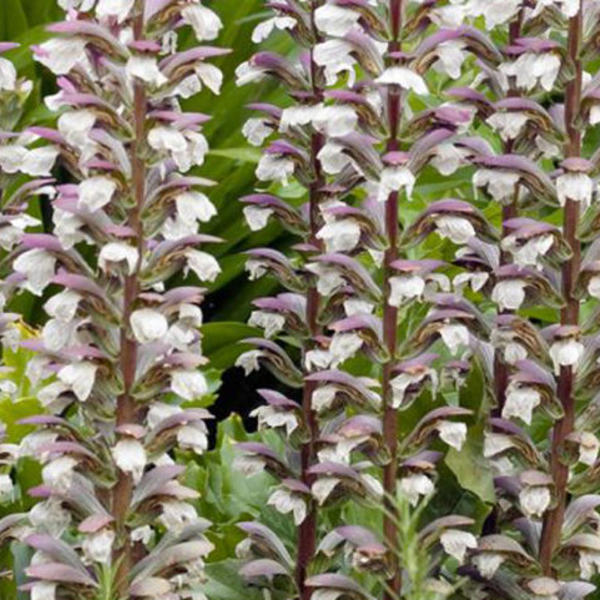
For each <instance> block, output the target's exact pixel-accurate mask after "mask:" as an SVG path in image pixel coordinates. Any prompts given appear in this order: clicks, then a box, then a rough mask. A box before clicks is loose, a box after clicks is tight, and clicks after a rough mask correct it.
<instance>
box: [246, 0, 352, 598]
mask: <svg viewBox="0 0 600 600" xmlns="http://www.w3.org/2000/svg"><path fill="white" fill-rule="evenodd" d="M320 4H321V2H320V1H311V2H306V3H292V2H285V3H270V7H271V8H272V10H273V16H271V17H269V18H267V19H266V20H265V21H264V22H262V23H260V24H259V25H258V26H257V27H256V28H255V30H254V34H253V36H252V39H253V41H255V42H260V41H262V40H263V39H264V38H265V37H267V36H268V35H270V34H271V32H273V31H274V30H282V31H285V32H287V33H289V35H291V36H292V38H293V39H294V40H295V42H296V44H297V45H298V46H299V47H300V49H301V55H300V59H299V61H298V62H290V61H288V60H286V59H284V58H283V57H281V56H279V55H276V54H273V53H269V52H258V53H257V54H255V55H254V56H252V57H251V58H250V60H249V61H248V62H246V63H243V64H241V65H240V66H239V67H238V69H237V71H236V75H237V78H238V84H239V85H243V84H246V83H249V82H252V81H255V80H259V79H262V78H263V77H265V76H270V77H274V78H275V79H276V80H278V81H279V82H280V83H281V84H282V85H283V86H285V89H286V90H287V92H288V94H289V97H290V98H291V100H292V104H291V105H289V106H287V107H285V108H283V109H281V108H278V107H275V106H272V105H265V104H261V103H256V104H253V105H250V108H252V109H254V110H255V111H257V113H258V116H257V117H252V118H251V119H249V120H248V121H247V123H246V125H245V126H244V129H243V132H244V135H245V136H246V137H247V139H248V141H249V142H250V143H251V144H253V145H256V146H261V145H262V144H263V143H264V142H265V140H267V139H269V138H272V137H273V136H277V138H276V139H274V140H273V141H271V142H270V144H269V145H268V146H267V147H266V149H265V150H264V152H263V155H262V157H261V159H260V162H259V164H258V168H257V170H256V175H257V178H258V179H259V180H260V181H261V182H264V185H268V184H269V182H281V183H282V184H283V185H286V184H287V182H288V180H289V179H290V178H291V177H294V178H295V179H296V180H297V181H299V182H300V183H301V184H302V185H303V186H304V187H305V189H306V193H307V196H308V198H307V203H306V205H305V206H304V207H302V208H301V209H297V208H296V207H294V206H293V205H289V204H286V203H285V202H284V201H283V200H281V199H280V198H278V197H277V196H275V195H272V194H266V193H262V192H261V193H258V194H254V195H251V196H248V197H245V198H242V202H243V203H244V204H245V207H244V209H243V210H244V215H245V217H246V220H247V222H248V225H249V227H250V228H251V229H252V230H253V231H256V230H259V229H262V228H263V227H265V226H266V225H267V222H268V221H269V219H271V217H274V218H275V219H276V220H277V221H278V222H279V223H281V224H282V225H283V226H284V227H285V228H286V229H288V230H290V231H291V232H292V233H293V234H295V235H298V236H300V240H301V243H300V244H298V245H297V246H296V247H295V248H296V251H297V253H298V255H299V257H298V259H297V260H294V261H293V262H292V261H290V260H288V259H287V258H286V257H285V256H284V255H281V254H279V253H278V252H275V251H272V250H268V249H257V250H254V251H252V252H250V253H249V255H250V257H249V260H248V263H247V268H248V270H249V272H250V276H251V278H252V279H254V278H256V277H259V276H261V275H263V274H265V273H269V274H270V275H275V277H277V278H278V279H279V281H280V282H281V284H282V285H283V287H285V288H287V290H288V292H287V293H282V294H279V295H278V296H277V297H275V298H260V299H258V300H256V301H255V302H254V304H255V307H256V310H254V311H253V312H252V315H251V317H250V321H249V322H250V324H252V325H256V326H259V327H261V328H263V329H264V332H265V336H266V337H268V338H271V337H274V338H277V337H279V335H280V334H284V333H285V334H286V335H289V336H292V337H293V338H295V339H296V340H297V343H298V345H299V346H300V347H301V350H302V352H301V361H302V362H301V365H298V366H296V365H294V364H293V362H292V361H291V359H290V358H289V357H288V355H287V354H286V351H285V350H284V349H282V348H281V347H280V346H279V345H278V344H275V343H274V342H266V341H261V340H248V342H249V343H251V344H253V345H254V346H255V349H253V350H250V351H248V352H245V353H244V354H242V355H241V356H240V358H239V359H238V364H239V365H240V366H243V367H244V368H245V370H246V372H250V371H251V370H253V369H254V368H258V367H259V366H265V367H266V368H268V369H269V370H271V371H272V372H273V373H274V374H275V376H276V377H278V378H279V379H280V380H281V381H283V382H284V383H286V384H288V385H291V386H293V387H298V388H301V389H302V392H301V394H302V400H301V405H297V404H295V403H294V402H293V401H292V400H291V399H289V398H287V397H285V396H283V395H281V394H279V393H277V392H274V391H269V390H263V391H261V395H262V396H263V398H264V399H265V401H266V402H267V404H266V405H265V406H262V407H260V408H259V409H257V410H256V411H255V415H256V416H257V417H258V422H259V427H261V428H262V427H271V428H275V429H276V430H278V431H279V432H280V433H281V434H282V436H283V437H284V438H285V439H286V443H287V445H288V447H289V450H290V457H289V465H285V466H283V465H282V464H280V463H279V462H278V463H277V465H278V466H277V467H276V468H275V469H274V470H273V471H271V472H273V473H276V474H277V475H278V477H279V478H280V479H281V484H280V485H279V486H278V487H277V488H275V490H274V491H273V493H272V494H271V496H270V498H269V502H268V503H269V504H270V505H272V506H274V507H275V508H276V510H278V511H279V512H282V513H284V514H287V513H290V514H291V515H293V519H294V522H295V524H296V525H297V527H298V538H297V548H296V553H295V555H294V557H293V560H294V564H295V567H293V568H291V567H290V566H289V565H286V564H285V562H282V561H281V560H280V562H279V567H278V568H279V569H280V571H279V572H281V573H282V574H286V575H287V578H288V585H289V586H290V589H294V590H295V591H294V592H293V595H294V596H298V597H300V598H302V600H308V598H309V597H310V594H311V590H310V588H308V587H306V585H305V580H306V577H307V572H308V569H309V565H310V563H311V561H312V560H313V558H314V555H315V548H316V543H317V500H316V499H313V498H312V496H311V486H312V485H313V483H314V481H315V474H314V473H313V472H312V470H311V469H312V468H313V467H314V465H315V462H316V450H317V446H316V444H317V440H318V438H319V435H320V431H319V424H318V419H317V413H316V410H315V397H314V392H315V390H316V388H317V382H316V381H315V380H313V379H312V378H311V377H307V376H309V375H310V374H311V372H312V371H314V370H318V369H319V368H324V367H327V366H329V365H330V364H332V362H334V361H335V357H334V348H333V344H332V343H330V340H328V339H327V338H326V337H325V336H324V335H323V334H324V330H323V325H324V324H326V323H327V322H328V318H327V312H326V310H327V303H328V302H329V300H328V298H327V297H329V296H330V294H331V293H332V292H333V291H334V290H335V289H336V288H337V287H338V285H337V283H336V282H339V278H337V279H336V278H335V276H333V277H334V279H336V281H330V280H329V279H330V278H329V277H328V275H327V274H326V272H331V273H333V270H332V269H329V267H328V266H327V265H324V264H322V263H320V262H319V263H316V262H310V261H311V260H312V259H313V257H315V256H316V255H318V254H319V253H320V252H321V251H322V250H324V249H325V248H327V249H328V250H332V251H344V250H350V249H352V248H353V247H354V246H355V245H356V244H357V243H358V241H359V239H360V238H361V235H362V229H361V227H360V221H359V220H358V219H357V218H356V217H355V216H354V215H348V216H347V218H344V219H342V220H340V221H338V220H337V219H336V218H335V217H333V216H331V215H330V213H329V212H328V209H329V208H331V209H332V210H335V208H336V207H337V205H338V203H336V201H335V200H334V199H333V198H335V195H336V194H335V192H333V193H332V194H331V195H330V194H328V193H327V191H326V190H325V189H324V183H325V180H324V173H323V167H322V161H321V160H320V159H319V158H318V156H319V153H320V152H321V149H322V146H323V142H324V135H325V134H326V133H327V131H328V130H330V129H341V130H343V131H344V132H346V133H348V134H350V133H351V132H352V131H353V129H354V126H355V124H356V121H357V115H356V113H355V111H354V110H353V109H352V108H346V109H341V110H340V109H337V108H335V107H331V106H326V105H325V103H324V87H325V84H326V82H325V79H324V77H323V73H322V70H321V68H320V67H319V66H318V64H317V63H316V57H315V54H314V47H315V45H316V44H317V43H318V42H319V41H320V34H319V32H318V31H317V30H316V28H315V18H316V14H317V10H318V7H319V6H320ZM271 189H273V186H272V187H271ZM330 196H331V197H330ZM317 278H318V281H317ZM325 279H327V280H328V281H327V282H325V281H324V280H325ZM323 296H326V298H324V297H323ZM331 302H333V299H332V300H331ZM340 309H341V310H344V309H343V307H342V305H341V304H336V306H335V311H336V312H338V311H339V310H340ZM240 451H241V452H243V454H242V456H241V457H240V458H239V460H238V462H239V464H240V466H241V468H242V469H244V470H247V469H250V470H251V471H252V470H253V469H254V467H253V466H250V465H257V464H258V465H262V466H264V467H265V468H267V469H269V464H270V463H271V461H272V460H274V457H271V455H270V453H267V451H266V450H264V451H261V452H249V449H248V448H245V449H244V448H243V447H242V448H240ZM279 460H282V459H278V461H279ZM296 465H297V466H296ZM262 466H261V467H260V468H262ZM243 544H246V542H243ZM244 554H246V553H245V552H244ZM249 557H252V553H250V554H249ZM260 564H261V561H260V559H257V560H254V561H250V562H249V563H248V564H247V565H246V567H244V570H243V573H244V574H245V576H246V578H247V579H249V580H253V581H260V582H262V583H264V584H268V583H269V582H270V580H271V576H272V575H273V573H274V572H271V571H269V570H267V571H262V570H261V569H258V567H259V565H260ZM276 564H277V563H276ZM250 574H252V575H250Z"/></svg>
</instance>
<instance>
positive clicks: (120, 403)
mask: <svg viewBox="0 0 600 600" xmlns="http://www.w3.org/2000/svg"><path fill="white" fill-rule="evenodd" d="M142 34H143V7H142V5H141V4H140V3H139V2H138V5H137V15H136V18H135V22H134V36H135V39H136V40H139V39H142ZM133 113H134V114H133V120H134V131H135V139H134V140H133V141H132V143H131V154H130V159H131V164H132V188H131V191H132V196H133V200H134V206H133V208H132V209H131V211H130V213H129V217H128V219H127V224H128V225H129V226H130V227H131V228H132V229H133V230H134V231H135V232H136V241H137V247H138V254H139V256H138V263H137V265H136V269H135V272H134V273H133V274H132V275H130V276H128V277H126V278H125V286H124V287H125V289H124V293H123V322H122V324H121V361H120V364H121V373H122V377H123V394H122V395H121V396H119V398H118V399H117V414H116V425H117V427H118V426H120V425H124V424H126V423H133V422H135V421H136V419H137V418H138V411H137V408H136V405H135V400H134V399H133V398H132V397H131V388H132V386H133V383H134V380H135V370H136V364H137V343H136V341H135V340H133V339H132V338H131V337H130V335H129V318H130V316H131V312H132V308H133V305H134V303H135V300H136V298H137V295H138V293H139V280H138V278H139V271H140V267H141V262H142V255H143V251H144V234H143V233H144V232H143V224H142V222H141V218H140V214H141V210H142V207H143V204H144V198H145V178H146V168H145V164H144V161H143V159H142V158H141V157H140V155H139V150H138V149H139V148H140V146H141V144H142V142H143V140H144V127H145V120H146V92H145V89H144V85H143V83H140V82H137V81H136V82H135V83H134V106H133ZM132 492H133V482H132V479H131V475H129V474H127V473H124V472H122V471H120V472H119V478H118V480H117V483H116V485H115V487H114V489H113V497H112V511H113V516H114V519H115V524H116V529H117V540H118V542H117V544H118V545H117V549H116V552H115V557H114V558H115V563H116V564H118V569H117V573H116V583H115V589H116V595H117V597H118V598H126V597H127V595H128V593H129V581H128V575H129V572H130V570H131V563H132V556H131V550H132V547H131V540H130V538H129V532H128V531H127V529H126V520H127V515H128V512H129V506H130V504H131V496H132Z"/></svg>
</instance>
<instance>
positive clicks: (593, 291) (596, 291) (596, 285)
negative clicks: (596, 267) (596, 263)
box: [587, 275, 600, 298]
mask: <svg viewBox="0 0 600 600" xmlns="http://www.w3.org/2000/svg"><path fill="white" fill-rule="evenodd" d="M587 291H588V294H589V295H590V296H592V297H593V298H600V275H594V276H593V277H590V280H589V281H588V284H587Z"/></svg>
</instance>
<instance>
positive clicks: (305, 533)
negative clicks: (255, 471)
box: [296, 0, 325, 600]
mask: <svg viewBox="0 0 600 600" xmlns="http://www.w3.org/2000/svg"><path fill="white" fill-rule="evenodd" d="M319 5H320V0H313V1H312V2H311V7H310V9H311V25H312V31H313V35H314V37H315V40H316V41H317V42H318V41H320V36H319V33H318V30H317V28H316V26H315V22H314V13H315V10H316V9H317V8H318V7H319ZM310 71H311V80H312V90H313V95H314V100H315V102H320V101H321V100H322V99H323V90H322V89H320V87H319V85H318V67H317V65H316V63H315V61H314V60H313V50H312V49H311V60H310ZM323 144H324V139H323V135H322V134H320V133H313V135H312V137H311V163H312V169H313V173H314V179H313V181H312V182H311V184H310V187H309V190H308V193H309V221H310V243H311V244H313V245H314V246H317V247H318V246H320V241H319V240H318V239H317V232H318V231H319V199H320V190H321V187H322V186H323V184H324V183H325V181H324V177H323V172H322V170H321V163H320V161H319V160H318V159H317V154H318V153H319V151H320V150H321V148H322V147H323ZM319 303H320V298H319V293H318V292H317V289H316V286H315V285H314V284H313V285H311V286H310V287H309V289H308V292H307V302H306V322H307V326H308V331H309V335H310V338H309V340H308V342H307V344H306V346H305V348H304V350H305V351H307V350H310V348H311V346H312V344H313V340H314V339H315V338H316V337H317V336H318V335H319V333H320V331H319V324H318V322H317V318H318V314H319ZM315 387H316V383H315V382H312V381H307V382H305V383H304V389H303V392H302V410H303V413H304V416H305V419H306V422H307V424H308V428H309V431H310V439H309V441H308V442H306V443H305V444H303V445H302V449H301V452H300V461H301V469H302V481H303V483H305V484H306V485H307V486H310V485H311V483H312V478H311V477H310V475H309V473H308V469H309V468H310V467H311V466H312V464H313V463H314V458H315V449H314V442H315V440H316V439H317V438H318V436H319V427H318V423H317V416H316V414H315V412H314V410H313V409H312V394H313V392H314V390H315ZM316 534H317V511H316V506H315V505H314V502H313V503H311V504H310V505H309V507H308V511H307V515H306V518H305V519H304V521H302V523H301V524H300V528H299V531H298V555H297V556H298V558H297V563H296V585H297V587H298V590H299V593H300V599H301V600H310V596H311V594H312V590H311V589H310V588H308V587H306V586H305V585H304V581H305V580H306V577H307V571H308V566H309V564H310V561H311V560H312V558H313V556H314V554H315V548H316V541H317V535H316Z"/></svg>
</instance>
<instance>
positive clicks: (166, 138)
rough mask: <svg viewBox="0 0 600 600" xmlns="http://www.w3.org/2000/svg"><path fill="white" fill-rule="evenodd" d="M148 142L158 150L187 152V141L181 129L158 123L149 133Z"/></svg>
mask: <svg viewBox="0 0 600 600" xmlns="http://www.w3.org/2000/svg"><path fill="white" fill-rule="evenodd" d="M148 144H150V147H151V148H153V149H154V150H156V151H157V152H171V153H175V152H185V151H186V150H187V141H186V139H185V136H184V135H183V133H182V132H181V131H179V129H175V127H167V126H165V125H157V126H156V127H153V128H152V129H151V130H150V131H149V133H148Z"/></svg>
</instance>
